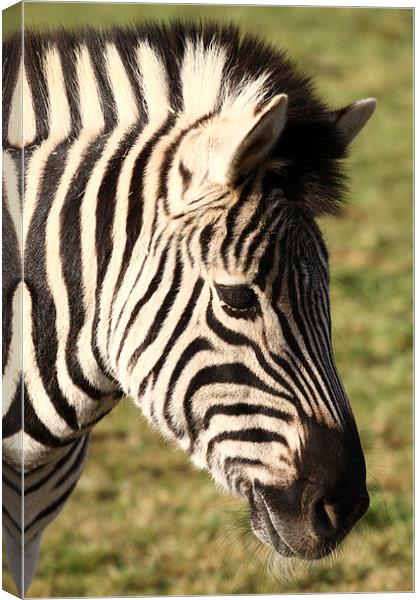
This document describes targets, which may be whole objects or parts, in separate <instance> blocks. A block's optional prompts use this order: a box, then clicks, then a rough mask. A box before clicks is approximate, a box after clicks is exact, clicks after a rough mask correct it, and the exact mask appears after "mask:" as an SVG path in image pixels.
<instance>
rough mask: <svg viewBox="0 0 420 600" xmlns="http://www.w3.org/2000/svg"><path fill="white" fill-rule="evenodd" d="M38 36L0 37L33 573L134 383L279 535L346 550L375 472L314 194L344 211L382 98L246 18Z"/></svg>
mask: <svg viewBox="0 0 420 600" xmlns="http://www.w3.org/2000/svg"><path fill="white" fill-rule="evenodd" d="M24 49H25V51H24V56H22V44H21V39H20V37H19V36H18V35H16V36H14V37H13V36H12V37H11V38H10V39H8V40H7V41H6V43H5V46H4V51H3V56H4V62H3V89H4V106H3V148H4V150H3V182H4V195H3V231H4V234H3V240H4V250H3V256H4V263H3V265H4V266H3V299H4V300H3V302H4V304H3V306H4V310H3V394H4V414H3V499H4V500H3V502H4V506H3V531H4V540H5V548H6V554H7V557H8V561H9V564H10V568H11V571H12V574H13V577H14V580H15V582H16V585H17V588H18V589H19V591H20V592H25V591H26V590H27V589H28V586H29V584H30V582H31V580H32V578H33V576H34V572H35V568H36V562H37V559H38V554H39V548H40V542H41V537H42V533H43V531H44V530H45V528H46V526H47V525H48V524H49V523H50V522H51V521H52V520H53V519H54V518H55V517H56V516H57V514H58V513H59V512H60V510H61V509H62V508H63V506H64V504H65V502H66V500H67V499H68V498H69V496H70V495H71V493H72V491H73V489H74V488H75V486H76V484H77V481H78V479H79V477H80V475H81V473H82V470H83V467H84V464H85V461H86V457H87V454H88V448H89V435H90V431H91V429H92V427H93V426H94V424H95V423H97V422H98V421H99V420H101V419H102V418H103V417H104V416H105V415H106V414H107V413H109V412H110V411H111V410H112V409H113V408H114V407H115V406H116V404H117V403H118V402H119V401H120V399H121V398H122V397H123V396H129V397H131V398H132V399H133V401H134V402H135V403H136V404H137V405H138V406H139V408H140V409H141V411H142V413H143V414H144V416H145V417H146V419H147V420H148V421H149V422H150V423H151V424H152V426H154V427H155V428H157V430H158V431H159V432H160V433H161V434H162V435H163V437H164V438H165V439H167V440H169V441H171V442H175V443H176V444H177V445H178V446H179V447H181V448H182V449H183V450H184V451H185V452H186V453H187V455H188V456H189V458H190V460H191V461H192V463H193V464H194V465H195V466H196V467H198V468H200V469H204V470H207V471H208V472H209V473H210V475H211V476H212V478H213V480H214V482H215V483H216V485H218V486H219V487H221V488H223V489H225V490H228V491H229V492H230V493H232V494H236V495H238V496H240V497H243V498H244V499H245V500H246V501H247V502H248V505H249V510H250V526H251V529H252V531H253V532H254V534H255V535H256V536H257V538H259V540H261V542H262V543H263V544H265V545H266V546H268V547H269V548H271V549H272V550H273V551H274V552H275V553H277V554H279V555H281V556H284V557H292V556H294V557H298V558H301V559H310V560H311V559H318V558H321V557H323V556H326V555H328V554H329V553H331V552H332V551H333V550H334V549H335V548H336V547H337V546H338V545H339V544H340V543H341V541H342V540H343V539H344V538H345V536H346V535H347V533H348V532H349V531H350V530H351V529H352V527H353V526H354V524H355V523H356V522H357V521H358V520H359V519H360V518H361V517H362V516H363V514H364V513H365V512H366V510H367V508H368V505H369V495H368V492H367V488H366V464H365V459H364V455H363V451H362V447H361V442H360V438H359V434H358V430H357V426H356V423H355V420H354V417H353V413H352V410H351V407H350V404H349V401H348V398H347V396H346V393H345V391H344V388H343V385H342V383H341V381H340V377H339V374H338V372H337V369H336V366H335V363H334V357H333V350H332V344H331V317H330V301H329V266H328V252H327V248H326V245H325V243H324V241H323V236H322V232H321V230H320V227H319V225H318V224H317V218H318V217H320V216H322V215H328V214H330V215H334V214H338V213H339V212H340V211H341V208H342V206H343V205H344V203H345V200H346V194H347V190H348V185H347V182H346V177H345V174H344V172H343V167H342V163H343V159H345V157H346V156H347V149H348V147H349V145H350V144H351V142H352V141H353V139H354V138H355V137H356V135H357V134H358V133H359V132H360V131H361V129H362V128H363V127H364V125H365V124H366V122H367V120H368V119H369V117H370V116H371V115H372V113H373V111H374V109H375V107H376V100H375V99H373V98H367V99H363V100H360V101H358V102H355V103H353V104H349V105H347V106H346V107H344V108H342V109H340V110H335V109H334V110H333V109H331V108H330V107H329V106H328V105H327V104H326V103H325V102H324V101H323V100H321V99H320V98H319V96H318V95H317V94H316V93H315V91H314V85H313V81H312V79H311V78H310V77H309V76H308V75H307V74H306V73H303V72H301V71H300V70H298V69H297V68H296V66H295V65H294V64H293V63H292V62H291V60H290V58H289V57H288V55H287V54H286V52H284V51H283V50H278V49H276V48H273V47H272V46H270V45H269V44H267V43H266V42H265V41H264V40H263V39H261V38H259V37H257V36H255V35H252V34H250V33H243V32H241V31H240V30H239V29H238V28H237V27H236V26H234V25H221V24H218V23H212V22H207V23H202V24H191V23H183V22H173V23H170V24H167V25H163V24H153V23H147V24H140V25H132V26H130V27H128V28H127V27H124V28H119V27H114V28H110V29H109V30H104V31H101V32H98V31H95V30H93V29H90V28H86V29H82V30H78V31H74V32H66V31H65V30H57V31H50V32H31V31H28V32H25V44H24ZM22 163H23V167H22ZM21 336H22V339H23V346H22V349H20V340H21ZM21 352H22V356H21ZM21 358H22V361H21ZM21 362H22V364H21ZM22 365H23V366H22ZM22 503H23V504H22ZM22 506H23V509H22ZM22 565H23V566H22Z"/></svg>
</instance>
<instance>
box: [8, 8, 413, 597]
mask: <svg viewBox="0 0 420 600" xmlns="http://www.w3.org/2000/svg"><path fill="white" fill-rule="evenodd" d="M25 13H26V17H27V22H29V23H33V24H37V25H41V24H50V25H52V24H55V23H58V22H60V23H65V24H66V25H67V24H69V25H74V24H75V23H77V22H79V23H80V22H82V21H83V22H85V23H86V22H89V23H92V24H109V23H111V22H112V23H125V22H127V21H128V20H131V19H146V18H147V19H148V18H151V17H153V18H155V17H160V18H170V17H172V16H188V17H190V18H196V17H197V16H201V17H203V16H210V17H213V18H216V19H232V20H234V21H235V22H237V23H239V24H240V25H241V26H243V27H244V28H246V29H248V30H251V31H258V32H260V33H261V34H263V35H265V37H267V38H268V39H269V40H271V41H273V42H275V43H277V44H280V45H282V46H285V47H287V48H289V50H290V53H291V55H292V56H293V57H295V59H297V61H298V62H300V63H302V64H304V65H305V66H306V68H307V70H308V71H309V72H310V73H312V74H313V75H314V76H315V78H316V81H317V84H318V88H319V90H320V91H321V92H322V95H323V96H324V97H325V98H327V99H328V100H329V101H330V102H331V103H332V104H333V105H337V106H339V105H343V104H347V103H349V102H351V101H353V100H356V99H358V98H361V97H366V96H375V97H376V98H378V100H379V106H378V109H377V113H376V114H375V116H374V117H373V119H372V121H371V122H370V123H369V125H368V126H367V128H366V131H364V132H363V134H362V135H361V136H360V138H359V139H358V140H357V141H356V143H355V144H354V149H353V152H352V158H351V159H350V160H349V174H350V176H351V178H352V202H351V204H350V206H349V208H348V210H347V214H346V216H345V218H340V219H332V218H328V219H325V220H324V221H323V222H322V223H321V225H322V229H323V231H324V232H325V236H326V239H327V241H328V244H329V248H330V253H331V275H332V290H331V295H332V305H333V323H334V346H335V353H336V359H337V363H338V367H339V370H340V372H341V375H342V379H343V381H344V384H345V386H346V389H347V392H348V394H349V397H350V398H351V401H352V405H353V408H354V412H355V415H356V419H357V421H358V423H359V426H360V429H361V432H362V438H363V441H364V445H365V448H366V455H367V464H368V480H369V486H370V491H371V495H372V502H371V508H370V510H369V513H368V516H367V517H366V518H365V519H364V521H363V522H362V524H361V525H360V526H358V527H357V531H356V532H355V533H354V534H352V535H351V536H350V537H349V539H348V541H347V542H346V543H345V544H344V546H343V549H342V550H340V552H339V555H338V557H337V558H336V559H335V560H334V561H331V560H329V559H328V560H327V559H326V560H324V561H322V562H321V563H316V564H315V563H314V564H312V565H310V566H309V567H306V566H302V565H297V564H293V563H288V562H287V561H285V562H282V563H280V564H275V565H271V566H270V565H269V564H268V565H267V562H266V553H265V551H264V549H263V548H262V547H261V546H260V545H259V544H258V542H257V541H255V540H254V539H253V538H252V537H251V536H249V535H247V534H246V533H245V529H244V525H243V521H244V515H245V513H246V511H245V505H244V503H242V502H241V501H239V500H235V499H231V498H229V497H227V496H223V495H222V494H221V493H220V492H219V491H218V490H217V489H216V488H215V486H214V485H213V483H212V482H211V480H210V478H209V476H207V475H206V474H205V473H201V472H198V471H196V470H194V469H193V468H192V467H191V466H190V465H189V464H188V463H187V459H186V458H185V457H184V455H183V454H182V453H181V452H179V451H178V450H175V449H174V448H173V447H172V446H168V445H167V444H165V443H163V442H162V441H161V440H160V438H159V436H158V435H157V434H156V433H155V432H154V431H152V430H151V429H150V428H149V427H148V426H147V425H146V424H145V423H144V421H143V419H142V417H141V416H140V414H138V412H137V411H136V410H135V408H134V407H133V406H132V405H131V404H130V403H129V401H124V402H122V403H121V405H120V406H119V407H118V408H117V409H116V410H115V411H114V412H113V413H112V414H111V415H110V416H109V417H107V418H106V419H105V420H104V421H103V422H102V423H100V424H99V425H98V426H97V427H96V429H95V430H94V433H93V444H92V449H91V456H90V460H89V464H88V466H87V468H86V471H85V473H84V476H83V478H82V479H81V481H80V484H79V486H78V487H77V489H76V491H75V493H74V495H73V497H72V498H71V500H70V501H69V503H68V504H67V506H66V507H65V509H64V511H63V513H62V514H61V515H60V517H59V518H58V519H57V520H56V521H55V522H54V524H53V525H52V526H50V528H49V529H48V530H47V532H46V534H45V537H44V541H43V546H42V555H41V559H40V562H39V569H38V574H37V576H36V578H35V579H34V582H33V585H32V587H31V588H30V594H31V595H32V596H41V595H42V596H46V595H50V596H60V595H73V596H76V595H79V596H84V595H92V594H95V595H99V596H101V595H102V596H106V595H111V594H113V595H124V594H132V595H147V594H216V593H217V594H230V593H242V594H244V593H267V592H290V593H291V592H321V591H322V592H340V591H348V592H349V591H370V592H373V591H402V590H411V589H412V588H413V582H412V442H413V440H412V229H413V219H412V156H413V151H412V67H413V62H412V15H413V13H412V12H411V11H408V10H391V9H388V10H383V9H368V8H365V9H316V8H263V7H260V8H255V7H239V6H238V7H218V8H211V7H201V8H199V7H191V6H190V7H180V6H166V7H164V6H140V5H138V6H134V5H130V6H126V7H122V6H121V5H118V6H111V5H102V6H98V5H95V7H92V6H89V5H80V4H79V5H78V6H77V7H76V9H75V8H74V7H71V6H69V5H55V6H52V5H51V4H49V5H48V11H46V10H45V8H42V7H41V5H36V4H27V5H26V8H25ZM4 587H5V589H7V590H10V591H12V590H13V584H12V583H11V579H10V576H9V575H8V572H7V569H6V570H5V575H4Z"/></svg>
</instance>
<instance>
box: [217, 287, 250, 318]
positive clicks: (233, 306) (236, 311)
mask: <svg viewBox="0 0 420 600" xmlns="http://www.w3.org/2000/svg"><path fill="white" fill-rule="evenodd" d="M215 288H216V292H217V295H218V296H219V299H220V300H221V302H223V303H224V305H222V308H223V310H224V311H225V312H226V313H227V314H228V315H229V316H232V317H247V316H250V315H253V314H255V311H256V309H257V308H258V306H259V303H258V298H257V296H256V294H255V292H254V291H253V290H252V289H251V288H249V287H247V286H245V285H216V286H215Z"/></svg>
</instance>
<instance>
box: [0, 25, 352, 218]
mask: <svg viewBox="0 0 420 600" xmlns="http://www.w3.org/2000/svg"><path fill="white" fill-rule="evenodd" d="M24 45H25V69H26V74H27V77H28V80H29V82H30V86H31V92H32V101H33V105H34V111H35V117H36V132H37V139H36V140H35V142H34V143H39V142H40V141H42V139H45V137H46V136H47V135H48V91H47V83H46V76H45V68H44V57H45V54H46V52H47V51H48V49H49V48H51V47H54V48H56V49H57V50H58V53H59V56H60V58H61V64H62V65H63V70H64V73H65V88H66V94H67V98H68V103H69V106H70V113H71V119H72V124H73V127H74V129H75V131H77V130H78V129H79V128H80V126H81V124H80V114H79V113H80V111H79V90H78V80H77V75H76V67H75V62H76V61H75V56H76V52H77V51H78V49H79V48H80V46H81V45H86V47H87V48H88V50H89V55H90V59H91V61H92V66H93V71H94V74H95V78H96V82H97V86H98V90H99V93H100V99H101V107H102V113H103V118H104V121H105V128H108V129H112V128H113V127H114V126H115V122H116V120H117V112H118V106H117V102H116V99H115V91H114V92H113V89H112V86H111V84H110V81H109V78H108V77H107V75H106V73H107V66H106V58H105V49H106V48H107V47H109V45H112V47H113V48H115V49H116V50H117V53H118V57H119V58H118V60H120V61H121V62H122V65H123V66H124V70H125V75H124V76H125V77H128V80H129V82H130V85H131V88H132V94H133V98H134V102H135V105H136V111H138V116H139V119H143V120H144V122H147V121H148V120H150V119H151V113H152V111H153V110H154V111H156V110H166V111H168V110H169V111H170V112H172V113H173V114H174V115H180V114H184V115H187V116H188V115H190V116H191V118H195V119H197V118H200V116H205V115H206V114H212V113H215V112H225V113H226V114H228V113H229V112H235V111H240V110H243V109H247V108H250V107H252V106H253V107H254V108H255V107H257V109H258V106H261V105H262V104H263V103H264V102H266V101H267V100H269V99H270V98H272V97H273V96H275V95H276V94H281V93H286V94H287V95H288V98H289V103H288V114H287V124H286V127H285V129H284V130H283V133H282V135H281V136H280V139H279V141H278V143H277V144H276V145H275V147H274V148H273V150H272V155H271V156H270V157H269V158H270V160H269V164H273V165H281V168H280V170H279V172H278V173H277V177H278V178H279V183H280V187H282V189H283V190H284V193H285V196H286V197H287V198H288V199H289V200H291V201H296V202H299V203H300V204H302V205H304V206H305V207H306V208H307V209H308V210H309V211H310V212H311V213H312V214H314V215H316V216H318V215H320V214H326V213H328V214H333V213H338V212H339V210H340V206H341V204H342V201H343V199H344V197H345V192H346V185H345V177H344V176H343V172H342V165H341V159H342V158H344V157H345V153H346V151H345V145H344V144H343V141H342V139H341V136H340V134H339V132H338V130H337V128H336V125H335V119H334V114H335V113H334V111H332V110H331V109H330V108H329V107H328V106H327V105H326V104H325V103H324V102H323V101H322V100H321V99H320V98H319V97H318V96H317V95H316V93H315V91H314V87H313V83H312V81H311V79H310V78H309V77H308V76H307V75H306V74H304V73H303V72H301V71H300V70H299V69H297V68H296V66H295V65H294V64H293V63H292V62H291V61H290V59H289V57H288V55H287V53H286V52H285V51H281V50H277V49H274V48H273V47H271V46H270V45H269V44H267V43H266V42H265V41H263V40H261V39H260V38H258V37H257V36H255V35H250V34H243V33H241V32H240V30H239V29H238V28H237V27H236V26H234V25H221V24H217V23H214V22H203V23H199V24H197V23H185V22H180V21H176V22H173V23H171V24H169V25H165V24H160V23H159V24H158V23H147V24H141V25H132V26H129V27H113V28H110V29H107V30H99V31H98V30H94V29H91V28H85V29H80V30H76V31H65V30H64V29H61V30H55V31H48V32H47V31H43V32H35V31H26V32H25V40H24ZM139 48H141V49H142V50H141V51H142V53H143V54H142V56H143V59H142V60H143V64H142V65H139V60H140V59H139ZM20 53H21V41H20V38H19V36H18V35H16V36H14V37H12V38H10V39H9V40H8V41H6V43H5V48H4V50H3V56H4V57H5V59H4V66H3V89H4V90H5V94H4V107H5V108H4V110H6V113H5V112H4V118H3V123H4V124H7V122H8V120H9V119H8V117H9V114H7V111H8V110H10V108H9V107H10V104H11V94H12V91H13V89H14V87H15V82H16V78H17V73H18V67H19V62H20ZM146 55H147V56H146ZM145 57H146V58H145ZM146 61H148V63H147V64H148V66H147V72H145V70H144V68H145V67H144V65H145V62H146ZM142 69H143V70H142ZM147 78H148V83H147V82H146V79H147ZM146 84H147V85H148V86H149V88H150V87H153V86H154V90H153V94H154V97H155V99H156V102H155V104H156V106H147V105H146V103H145V99H144V97H145V94H144V89H143V87H144V85H146ZM11 90H12V91H11ZM149 91H150V90H149ZM153 94H151V93H149V97H151V96H152V95H153ZM165 95H166V98H167V100H166V101H165V100H164V99H163V100H162V98H163V97H164V96H165ZM4 127H5V125H3V141H4V142H5V141H6V145H7V131H6V132H5V131H4ZM277 187H279V184H277Z"/></svg>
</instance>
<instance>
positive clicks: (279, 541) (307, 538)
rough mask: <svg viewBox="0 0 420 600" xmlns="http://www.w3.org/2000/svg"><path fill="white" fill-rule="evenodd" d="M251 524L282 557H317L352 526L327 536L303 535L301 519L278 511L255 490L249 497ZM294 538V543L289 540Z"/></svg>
mask: <svg viewBox="0 0 420 600" xmlns="http://www.w3.org/2000/svg"><path fill="white" fill-rule="evenodd" d="M250 505H251V527H252V530H253V532H254V534H255V535H256V536H257V538H258V539H259V540H260V541H261V542H262V543H263V544H265V545H266V546H268V547H270V548H272V549H273V550H275V552H276V553H277V554H279V555H280V556H282V557H284V558H300V559H302V560H319V559H322V558H324V557H326V556H328V555H329V554H331V553H332V552H333V551H334V550H335V549H336V548H337V547H338V546H339V545H340V543H341V542H342V541H343V539H344V538H345V537H346V535H347V534H348V533H349V531H350V529H351V526H349V527H346V528H343V529H342V530H341V531H340V532H338V533H336V534H334V535H331V536H330V537H328V538H326V539H320V538H316V537H313V535H311V534H308V535H305V531H306V530H307V527H305V523H304V519H302V518H300V519H299V518H296V515H292V514H290V515H287V514H286V513H284V514H277V512H278V511H277V510H274V508H273V507H271V506H270V503H269V502H267V500H266V499H265V498H264V494H263V493H261V492H260V491H256V490H254V494H253V495H252V497H251V499H250ZM291 540H293V543H291Z"/></svg>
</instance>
